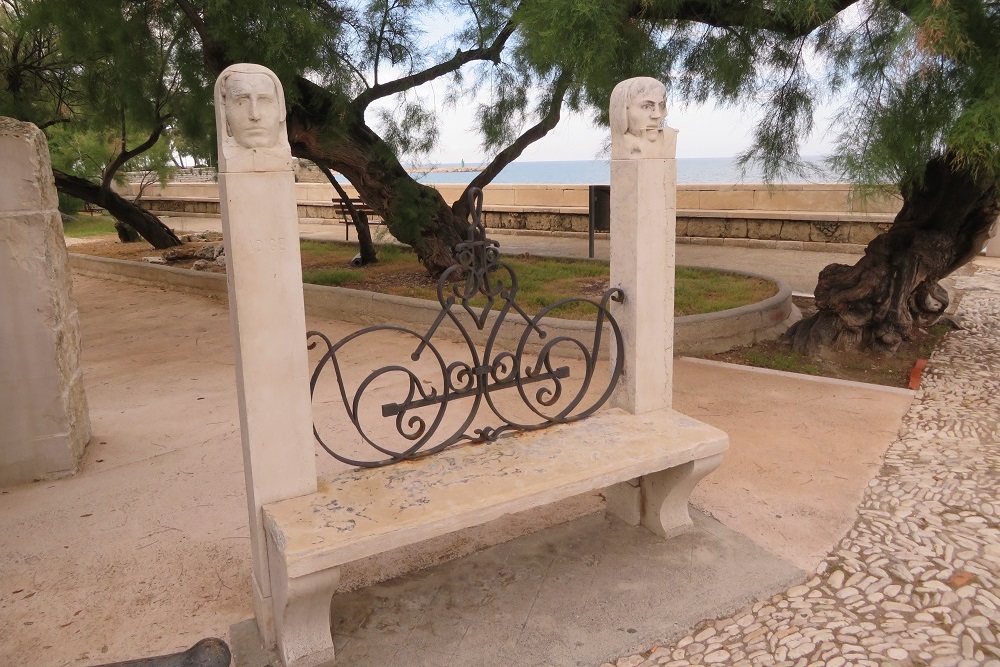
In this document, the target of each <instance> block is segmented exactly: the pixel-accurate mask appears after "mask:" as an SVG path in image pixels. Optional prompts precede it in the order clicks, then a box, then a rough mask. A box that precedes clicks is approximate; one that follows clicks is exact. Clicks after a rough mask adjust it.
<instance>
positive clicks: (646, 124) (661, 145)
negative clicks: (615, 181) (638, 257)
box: [610, 76, 667, 159]
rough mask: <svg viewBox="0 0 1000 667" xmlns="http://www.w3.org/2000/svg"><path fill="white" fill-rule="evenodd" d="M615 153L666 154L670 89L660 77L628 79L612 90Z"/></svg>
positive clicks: (619, 156) (630, 155) (619, 155)
mask: <svg viewBox="0 0 1000 667" xmlns="http://www.w3.org/2000/svg"><path fill="white" fill-rule="evenodd" d="M610 118H611V157H612V158H613V159H625V158H663V157H667V155H666V142H665V140H664V133H663V123H664V121H665V120H666V118H667V89H666V87H665V86H664V85H663V84H662V83H660V82H659V81H657V80H656V79H653V78H650V77H648V76H640V77H636V78H634V79H626V80H625V81H622V82H621V83H619V84H618V85H617V86H615V89H614V91H612V93H611V108H610Z"/></svg>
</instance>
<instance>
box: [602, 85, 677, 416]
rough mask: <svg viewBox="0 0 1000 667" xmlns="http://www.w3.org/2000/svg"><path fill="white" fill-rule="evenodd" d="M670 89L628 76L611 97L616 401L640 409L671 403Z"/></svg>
mask: <svg viewBox="0 0 1000 667" xmlns="http://www.w3.org/2000/svg"><path fill="white" fill-rule="evenodd" d="M666 114H667V110H666V89H665V88H664V86H663V84H662V83H660V82H659V81H657V80H656V79H651V78H649V77H638V78H635V79H628V80H627V81H622V82H621V83H619V84H618V85H617V86H615V89H614V91H613V92H612V94H611V108H610V120H611V286H612V287H619V288H621V289H622V290H623V291H624V292H625V301H624V302H623V303H620V304H619V303H612V304H611V309H612V312H613V314H614V316H615V318H616V319H617V320H618V323H619V324H620V325H621V328H622V337H623V339H624V344H625V359H624V374H623V376H622V378H621V380H620V381H619V384H618V388H617V389H616V391H615V395H614V396H613V397H612V404H613V405H615V406H617V407H620V408H623V409H625V410H628V411H629V412H632V413H634V414H641V413H643V412H651V411H654V410H660V409H663V408H669V407H670V406H671V397H672V380H673V378H672V375H673V349H674V267H675V264H676V260H675V248H674V244H675V238H674V237H675V235H676V229H677V163H676V160H675V155H676V152H677V130H675V129H673V128H670V127H664V126H663V122H664V120H665V119H666Z"/></svg>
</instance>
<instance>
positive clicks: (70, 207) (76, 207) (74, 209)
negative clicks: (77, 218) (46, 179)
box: [56, 192, 83, 215]
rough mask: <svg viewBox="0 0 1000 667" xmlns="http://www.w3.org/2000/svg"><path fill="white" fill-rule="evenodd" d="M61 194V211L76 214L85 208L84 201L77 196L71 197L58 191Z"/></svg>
mask: <svg viewBox="0 0 1000 667" xmlns="http://www.w3.org/2000/svg"><path fill="white" fill-rule="evenodd" d="M56 194H57V195H58V196H59V212H60V213H64V214H65V215H76V214H77V213H79V212H80V211H82V210H83V202H82V201H80V200H79V199H77V198H76V197H70V196H69V195H64V194H63V193H61V192H57V193H56Z"/></svg>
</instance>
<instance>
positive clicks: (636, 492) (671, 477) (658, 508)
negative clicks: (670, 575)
mask: <svg viewBox="0 0 1000 667" xmlns="http://www.w3.org/2000/svg"><path fill="white" fill-rule="evenodd" d="M721 463H722V454H716V455H714V456H708V457H706V458H703V459H697V460H695V461H691V462H689V463H685V464H683V465H679V466H675V467H673V468H668V469H667V470H661V471H660V472H655V473H652V474H649V475H643V476H642V477H640V478H639V479H638V483H636V480H631V481H628V482H622V483H621V484H616V485H615V486H612V487H609V488H608V489H606V490H605V498H606V500H607V510H608V511H609V512H611V513H612V514H614V515H616V516H618V517H619V518H621V519H622V520H623V521H625V522H626V523H628V524H630V525H633V526H635V525H639V524H642V525H643V526H645V527H646V528H648V529H649V530H650V531H652V532H653V533H655V534H657V535H659V536H660V537H664V538H667V537H673V536H675V535H679V534H680V533H683V532H684V531H686V530H687V529H688V528H690V527H691V526H692V522H691V514H690V513H689V512H688V498H690V497H691V492H692V491H693V490H694V487H695V486H697V484H698V482H700V481H701V480H702V478H703V477H704V476H705V475H707V474H708V473H710V472H712V471H713V470H715V469H716V468H718V467H719V464H721Z"/></svg>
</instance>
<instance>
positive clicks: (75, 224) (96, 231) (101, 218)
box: [63, 214, 117, 239]
mask: <svg viewBox="0 0 1000 667" xmlns="http://www.w3.org/2000/svg"><path fill="white" fill-rule="evenodd" d="M116 233H117V232H116V231H115V219H114V218H112V217H109V216H106V215H97V216H90V215H85V214H80V215H77V216H76V217H75V218H73V219H72V220H70V221H69V222H67V223H66V224H65V225H63V234H64V235H65V236H68V237H70V238H74V239H82V238H87V237H88V236H106V235H108V234H116Z"/></svg>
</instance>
